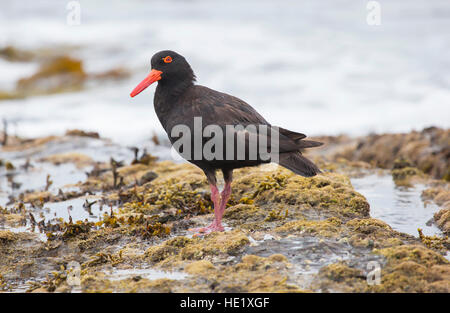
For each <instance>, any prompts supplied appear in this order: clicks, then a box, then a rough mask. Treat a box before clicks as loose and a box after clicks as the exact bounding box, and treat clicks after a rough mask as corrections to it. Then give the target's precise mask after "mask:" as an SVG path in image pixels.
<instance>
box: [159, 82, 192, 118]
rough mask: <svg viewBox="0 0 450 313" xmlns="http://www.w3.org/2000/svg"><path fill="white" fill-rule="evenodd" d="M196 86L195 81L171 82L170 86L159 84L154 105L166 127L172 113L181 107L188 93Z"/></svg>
mask: <svg viewBox="0 0 450 313" xmlns="http://www.w3.org/2000/svg"><path fill="white" fill-rule="evenodd" d="M192 86H194V81H193V80H180V81H171V82H170V83H169V84H168V83H164V82H161V81H160V82H158V86H157V87H156V91H155V97H154V99H153V103H154V106H155V111H156V114H157V115H158V118H159V120H160V121H161V123H162V124H163V125H164V124H165V123H166V122H167V121H166V119H167V118H168V116H170V112H171V111H172V110H173V109H174V108H175V107H176V106H177V105H179V102H180V101H181V99H182V98H183V95H184V94H185V93H186V91H187V90H188V89H189V88H191V87H192Z"/></svg>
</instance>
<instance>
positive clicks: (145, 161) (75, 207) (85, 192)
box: [0, 128, 450, 292]
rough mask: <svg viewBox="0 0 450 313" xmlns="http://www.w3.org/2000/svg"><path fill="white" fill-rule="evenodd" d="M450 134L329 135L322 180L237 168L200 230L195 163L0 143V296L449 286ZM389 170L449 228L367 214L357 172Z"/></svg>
mask: <svg viewBox="0 0 450 313" xmlns="http://www.w3.org/2000/svg"><path fill="white" fill-rule="evenodd" d="M449 135H450V131H449V130H443V129H439V128H428V129H425V130H423V131H420V132H411V133H408V134H385V135H370V136H366V137H362V138H356V139H355V138H347V137H343V136H341V137H327V138H321V140H324V141H326V142H327V145H326V146H325V148H324V149H322V150H316V151H315V152H314V154H311V155H310V157H311V158H313V159H315V161H316V162H317V163H318V164H319V165H320V167H321V168H322V169H323V170H324V173H323V174H321V175H319V176H316V177H313V178H303V177H300V176H296V175H294V174H293V173H291V172H290V171H288V170H286V169H283V168H281V167H277V166H273V165H265V166H261V167H259V168H253V169H241V170H238V171H236V173H235V180H234V183H233V194H232V198H231V200H230V205H229V207H228V208H227V210H226V212H225V215H224V222H225V225H226V226H227V227H226V231H225V232H222V233H213V234H210V235H207V236H204V237H193V236H192V233H190V232H188V231H187V229H188V228H191V227H198V226H205V225H207V223H208V222H209V221H210V220H211V219H212V207H211V206H212V203H211V201H210V199H209V198H210V195H209V188H208V185H207V182H206V179H205V177H204V175H203V173H202V172H201V171H200V170H199V169H197V168H196V167H195V166H193V165H190V164H187V163H174V162H172V161H167V160H158V159H157V158H156V157H154V156H152V151H144V150H143V149H139V148H134V149H132V150H130V149H128V148H127V147H120V146H118V145H116V144H114V143H112V142H111V141H109V140H107V139H103V138H101V137H100V136H99V135H98V134H96V133H87V132H83V131H69V132H67V133H66V135H65V136H61V137H58V136H52V137H45V138H37V139H22V138H17V137H14V136H12V137H10V138H9V139H8V142H7V144H6V145H4V146H3V147H1V150H0V201H1V202H0V290H2V291H4V292H17V291H29V292H71V291H74V290H78V291H82V292H450V263H449V261H448V249H449V247H450V241H449V239H448V237H447V236H448V235H449V232H450V189H449V169H450V166H449V163H448V160H449V147H450V142H449V140H450V136H449ZM1 138H2V134H0V139H1ZM380 168H382V169H384V170H388V171H390V174H391V175H392V178H393V180H394V182H395V183H396V184H398V186H413V185H415V184H419V183H420V184H424V185H425V186H426V189H425V190H424V191H423V193H422V195H421V197H422V199H423V201H424V202H431V203H433V204H435V205H437V206H439V208H440V210H439V211H438V212H437V213H436V214H435V215H434V220H433V221H431V222H430V223H433V224H435V225H436V226H437V227H439V228H440V229H441V234H438V235H434V236H427V235H424V234H423V233H422V231H421V230H418V232H417V234H415V235H411V234H406V233H402V232H399V231H396V230H395V229H394V228H393V227H391V226H390V225H389V224H388V223H386V221H382V220H379V219H375V218H373V217H371V209H370V203H369V202H368V201H367V199H366V198H365V196H364V195H362V194H360V193H358V192H357V191H356V190H355V189H354V187H353V185H352V183H351V178H352V177H360V176H364V175H368V174H370V173H376V172H378V171H380ZM424 222H426V221H424Z"/></svg>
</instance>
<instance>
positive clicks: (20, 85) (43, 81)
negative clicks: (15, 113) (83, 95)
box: [17, 56, 86, 95]
mask: <svg viewBox="0 0 450 313" xmlns="http://www.w3.org/2000/svg"><path fill="white" fill-rule="evenodd" d="M85 79H86V73H85V71H84V69H83V64H82V61H81V60H77V59H74V58H71V57H68V56H62V57H57V58H55V59H52V60H49V61H46V62H44V63H43V64H42V65H41V67H40V68H39V70H38V71H37V72H36V73H35V74H33V75H32V76H30V77H26V78H22V79H20V80H19V81H18V82H17V90H20V91H21V92H22V93H24V94H26V95H33V94H46V93H55V92H62V91H69V90H79V89H81V88H82V87H83V83H84V80H85Z"/></svg>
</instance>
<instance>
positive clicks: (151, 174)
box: [139, 171, 158, 185]
mask: <svg viewBox="0 0 450 313" xmlns="http://www.w3.org/2000/svg"><path fill="white" fill-rule="evenodd" d="M157 177H158V174H156V173H155V172H153V171H148V172H146V173H145V174H144V175H142V177H141V179H140V180H139V185H144V184H146V183H148V182H151V181H153V180H155V179H156V178H157Z"/></svg>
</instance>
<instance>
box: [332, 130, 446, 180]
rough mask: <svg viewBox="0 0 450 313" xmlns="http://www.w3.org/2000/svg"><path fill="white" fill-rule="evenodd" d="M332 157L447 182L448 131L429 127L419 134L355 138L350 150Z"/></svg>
mask: <svg viewBox="0 0 450 313" xmlns="http://www.w3.org/2000/svg"><path fill="white" fill-rule="evenodd" d="M336 157H344V158H346V159H348V160H352V161H356V160H360V161H365V162H368V163H372V164H374V165H375V166H378V167H381V168H392V167H393V166H394V164H395V165H396V166H399V165H401V163H403V165H402V166H403V167H402V168H404V167H406V165H408V167H416V168H418V169H419V170H421V171H422V172H424V173H426V174H429V175H431V176H432V177H435V178H442V179H444V180H446V181H449V179H450V164H449V160H450V130H449V129H441V128H437V127H430V128H425V129H424V130H422V131H421V132H416V131H412V132H410V133H405V134H382V135H369V136H366V137H362V138H359V139H358V140H357V143H356V144H355V145H354V146H353V147H351V148H348V149H347V150H346V151H345V152H340V153H338V154H336ZM398 160H403V162H399V161H398ZM396 161H397V162H396ZM395 169H397V168H394V170H395Z"/></svg>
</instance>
